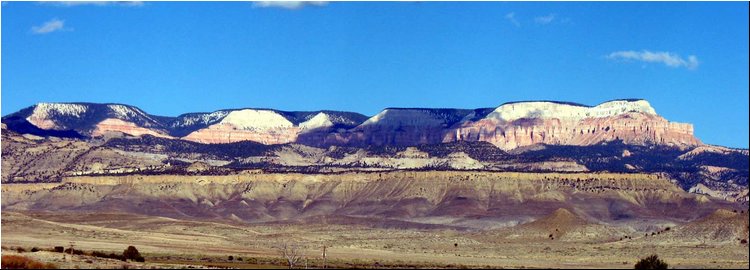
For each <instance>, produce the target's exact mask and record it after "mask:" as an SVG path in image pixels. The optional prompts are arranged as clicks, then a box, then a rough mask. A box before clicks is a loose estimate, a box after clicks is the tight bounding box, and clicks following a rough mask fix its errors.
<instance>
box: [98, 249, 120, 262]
mask: <svg viewBox="0 0 750 270" xmlns="http://www.w3.org/2000/svg"><path fill="white" fill-rule="evenodd" d="M91 256H94V257H99V258H107V259H115V260H121V261H125V256H122V255H118V254H115V253H109V254H107V253H104V252H101V251H93V252H91Z"/></svg>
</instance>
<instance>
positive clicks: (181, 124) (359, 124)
mask: <svg viewBox="0 0 750 270" xmlns="http://www.w3.org/2000/svg"><path fill="white" fill-rule="evenodd" d="M18 119H22V120H21V121H28V123H29V125H33V126H35V128H39V129H43V130H58V131H66V130H70V131H75V132H77V133H79V134H83V135H86V136H92V137H97V136H102V135H103V134H104V133H107V132H108V131H117V132H122V133H125V134H129V135H133V136H141V135H144V134H149V135H154V136H171V137H174V138H181V139H184V140H189V141H194V142H200V143H210V144H215V143H232V142H238V141H254V142H259V143H263V144H286V143H300V144H305V145H310V146H318V147H328V146H331V145H340V146H356V147H363V146H371V145H375V146H414V145H420V144H438V143H445V142H455V141H482V142H490V143H492V144H494V145H495V146H497V147H499V148H501V149H504V150H511V149H515V148H518V147H524V146H530V145H536V144H550V145H580V146H586V145H594V144H599V143H602V142H609V141H622V142H624V143H626V144H633V145H652V144H657V145H667V146H674V147H679V148H681V149H684V148H687V147H692V146H699V145H702V143H701V142H700V141H699V140H698V139H697V138H695V137H694V136H693V126H692V125H690V124H683V123H674V122H669V121H667V120H666V119H664V118H663V117H661V116H659V115H658V114H656V111H655V110H654V109H653V108H652V107H651V105H650V104H649V103H648V102H647V101H645V100H614V101H609V102H605V103H602V104H599V105H597V106H593V107H591V106H585V105H580V104H574V103H563V102H553V101H529V102H513V103H506V104H503V105H501V106H499V107H497V108H495V109H492V108H480V109H475V110H464V109H424V108H388V109H385V110H383V111H382V112H380V113H378V114H377V115H375V116H372V117H370V118H366V117H365V116H363V115H360V114H356V113H348V112H335V111H317V112H285V111H277V110H271V109H235V110H220V111H215V112H212V113H189V114H184V115H180V116H178V117H161V116H153V115H148V114H146V113H144V112H143V111H142V110H140V109H138V108H135V107H132V106H126V105H120V104H91V103H40V104H38V105H35V106H32V107H29V108H26V109H24V110H21V111H19V112H17V113H15V114H12V115H9V116H6V117H4V118H3V120H4V121H6V120H7V121H10V120H12V121H18Z"/></svg>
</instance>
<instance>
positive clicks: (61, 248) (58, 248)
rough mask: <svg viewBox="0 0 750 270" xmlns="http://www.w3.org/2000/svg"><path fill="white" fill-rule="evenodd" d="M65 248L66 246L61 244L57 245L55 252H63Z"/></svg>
mask: <svg viewBox="0 0 750 270" xmlns="http://www.w3.org/2000/svg"><path fill="white" fill-rule="evenodd" d="M64 250H65V247H61V246H56V247H55V252H60V253H62V252H63V251H64Z"/></svg>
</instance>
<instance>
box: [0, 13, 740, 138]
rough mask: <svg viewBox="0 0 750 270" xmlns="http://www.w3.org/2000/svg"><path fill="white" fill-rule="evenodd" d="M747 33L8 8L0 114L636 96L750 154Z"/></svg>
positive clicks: (572, 19) (728, 16)
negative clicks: (79, 104) (49, 109)
mask: <svg viewBox="0 0 750 270" xmlns="http://www.w3.org/2000/svg"><path fill="white" fill-rule="evenodd" d="M747 22H748V3H747V2H734V3H616V2H614V3H586V2H584V3H564V2H559V3H536V2H535V3H517V2H511V3H499V2H474V3H454V2H417V3H413V2H391V3H347V2H332V3H327V4H326V3H318V4H315V5H309V4H308V5H302V6H295V5H287V6H285V7H278V6H274V5H265V4H259V3H247V2H219V3H198V2H192V3H168V2H146V3H134V4H133V3H131V4H107V5H98V4H85V5H83V4H81V5H69V4H64V3H57V4H50V3H46V4H40V3H33V2H11V3H4V4H3V6H2V95H1V97H2V114H3V115H6V114H9V113H12V112H14V111H17V110H19V109H21V108H24V107H27V106H30V105H32V104H35V103H38V102H63V101H88V102H116V103H125V104H131V105H135V106H138V107H140V108H142V109H144V110H145V111H147V112H149V113H152V114H157V115H168V116H175V115H178V114H180V113H184V112H201V111H214V110H217V109H224V108H242V107H263V108H275V109H280V110H319V109H332V110H343V111H356V112H360V113H363V114H366V115H373V114H375V113H377V112H378V111H380V110H381V109H383V108H385V107H452V108H479V107H496V106H498V105H500V104H501V103H504V102H508V101H517V100H539V99H542V100H560V101H571V102H578V103H583V104H589V105H596V104H598V103H601V102H603V101H606V100H611V99H618V98H644V99H647V100H649V101H650V102H651V104H652V105H653V106H654V107H655V108H656V111H657V112H658V113H659V114H661V115H662V116H664V117H666V118H667V119H669V120H670V121H676V122H688V123H693V124H694V125H695V133H696V135H697V136H698V137H699V138H700V139H701V140H703V141H704V142H706V143H711V144H719V145H727V146H733V147H743V148H747V147H748V137H749V135H748V122H749V121H748V113H749V112H750V109H749V108H748V91H749V90H748V88H749V86H748V65H749V64H748V23H747Z"/></svg>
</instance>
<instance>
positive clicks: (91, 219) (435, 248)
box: [2, 211, 749, 269]
mask: <svg viewBox="0 0 750 270" xmlns="http://www.w3.org/2000/svg"><path fill="white" fill-rule="evenodd" d="M529 239H533V240H529ZM70 242H74V245H75V247H76V248H77V249H81V250H84V251H94V250H99V251H106V252H117V253H121V252H122V251H123V250H124V249H125V248H126V247H127V246H129V245H133V246H136V247H137V248H138V250H140V252H141V253H142V254H143V255H144V256H145V257H146V260H147V262H146V264H139V263H134V262H128V263H126V264H130V266H135V267H148V268H151V267H154V268H161V267H167V268H173V267H177V266H179V267H180V268H182V267H188V266H190V267H194V268H195V267H206V266H215V267H252V266H259V267H280V266H283V262H282V261H281V260H280V256H279V254H278V251H277V249H275V248H274V246H277V245H278V244H280V243H284V242H286V243H290V244H296V245H299V246H301V247H303V250H304V254H305V255H306V258H307V262H308V264H309V265H310V266H316V265H319V264H320V266H322V257H321V250H322V247H323V246H324V245H325V246H327V258H328V262H329V266H331V265H334V266H338V267H397V266H413V267H439V268H456V267H493V268H499V267H503V268H632V267H633V265H634V264H635V262H636V261H637V260H638V258H640V257H645V256H647V255H650V254H658V255H659V256H660V257H661V258H663V259H664V260H665V261H667V262H668V263H669V264H670V266H671V267H675V268H745V269H746V268H748V260H749V258H748V246H747V245H741V244H738V243H723V244H707V243H700V242H695V243H683V242H680V241H678V240H676V239H673V238H672V237H670V234H669V233H664V234H663V235H659V236H656V237H649V238H648V239H646V238H644V237H641V238H638V237H636V238H633V239H628V240H624V241H604V242H602V241H599V242H587V241H558V240H550V239H548V238H546V237H539V238H533V237H532V238H529V237H525V236H522V237H520V238H518V237H509V234H508V233H507V232H505V231H502V230H487V231H457V230H452V229H409V228H403V229H393V228H390V229H385V228H373V227H372V226H365V225H356V224H355V225H340V224H323V222H320V223H318V224H300V223H294V224H279V223H275V224H246V223H245V224H241V223H234V224H230V223H219V222H209V221H186V220H177V219H170V218H163V217H150V216H140V215H132V214H118V213H98V214H80V213H78V214H76V213H49V212H41V213H40V212H28V213H18V212H8V211H3V213H2V245H3V247H4V248H5V249H4V250H3V254H4V255H5V254H15V253H16V252H15V251H13V250H10V248H12V247H24V248H25V249H26V250H30V249H31V248H32V247H38V248H42V249H48V248H52V247H53V246H66V247H67V246H69V245H70ZM21 255H24V256H28V257H31V258H35V259H38V260H40V261H42V262H52V263H55V264H57V265H58V266H59V267H66V268H68V267H73V268H75V267H80V268H84V267H85V268H96V267H99V268H121V267H122V266H123V264H125V263H123V262H122V261H117V260H111V259H97V258H88V256H74V257H75V258H73V259H70V258H66V259H63V258H62V257H63V256H62V254H60V253H53V252H35V253H30V252H25V253H23V254H21ZM229 255H231V256H233V257H235V258H243V261H242V262H238V261H237V259H234V260H231V261H230V260H228V256H229ZM68 256H69V255H68ZM87 260H88V261H91V263H88V262H87Z"/></svg>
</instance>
